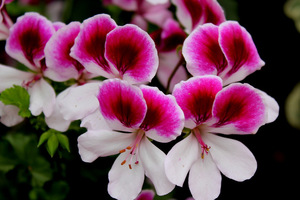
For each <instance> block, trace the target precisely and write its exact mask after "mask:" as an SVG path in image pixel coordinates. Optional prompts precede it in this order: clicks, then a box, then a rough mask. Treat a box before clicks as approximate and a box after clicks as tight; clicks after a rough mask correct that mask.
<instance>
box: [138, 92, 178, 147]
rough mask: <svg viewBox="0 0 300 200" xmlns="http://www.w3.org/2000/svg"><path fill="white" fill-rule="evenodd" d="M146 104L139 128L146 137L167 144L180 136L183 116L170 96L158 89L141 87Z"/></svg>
mask: <svg viewBox="0 0 300 200" xmlns="http://www.w3.org/2000/svg"><path fill="white" fill-rule="evenodd" d="M141 90H142V92H143V96H144V99H145V101H146V103H147V113H146V116H145V119H144V121H143V123H142V124H141V126H140V128H141V129H143V130H144V131H146V134H147V136H148V137H150V138H152V139H155V140H159V141H160V142H167V141H170V140H173V139H175V138H176V137H177V136H178V135H180V134H181V131H182V129H183V125H184V114H183V112H182V110H181V109H180V107H179V106H178V104H177V103H176V100H175V98H174V97H173V96H171V95H165V94H164V93H163V92H161V91H159V90H158V88H155V87H149V86H141Z"/></svg>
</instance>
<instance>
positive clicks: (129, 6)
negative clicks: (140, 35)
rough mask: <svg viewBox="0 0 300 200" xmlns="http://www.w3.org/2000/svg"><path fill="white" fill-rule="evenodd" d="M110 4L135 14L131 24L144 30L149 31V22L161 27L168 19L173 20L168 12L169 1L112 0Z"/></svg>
mask: <svg viewBox="0 0 300 200" xmlns="http://www.w3.org/2000/svg"><path fill="white" fill-rule="evenodd" d="M110 4H114V5H117V6H119V7H120V8H122V9H123V10H126V11H131V12H134V15H133V17H132V20H131V23H132V24H136V25H138V26H139V27H140V28H142V29H143V30H147V28H148V22H151V23H153V24H155V25H157V26H159V27H161V26H163V24H164V23H165V21H166V20H167V19H170V18H172V13H171V12H170V11H169V10H168V8H169V7H170V5H171V4H170V2H169V0H111V2H110Z"/></svg>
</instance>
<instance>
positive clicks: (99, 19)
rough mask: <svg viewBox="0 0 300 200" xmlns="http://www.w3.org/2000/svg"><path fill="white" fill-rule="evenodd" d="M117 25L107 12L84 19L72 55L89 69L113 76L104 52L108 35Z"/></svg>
mask: <svg viewBox="0 0 300 200" xmlns="http://www.w3.org/2000/svg"><path fill="white" fill-rule="evenodd" d="M116 27H117V24H116V23H115V21H114V20H113V19H111V18H110V16H109V15H106V14H99V15H95V16H94V17H91V18H89V19H86V20H84V21H83V23H82V25H81V30H80V32H79V34H78V37H77V38H76V40H75V43H74V46H73V47H72V49H71V53H70V55H71V56H72V57H73V58H75V59H76V60H78V61H79V62H80V63H81V64H82V65H83V66H84V67H85V68H86V70H87V71H89V72H91V73H95V74H97V75H101V76H105V77H108V78H111V77H113V76H112V74H111V69H110V67H109V65H108V63H107V60H106V59H105V58H104V52H105V41H106V36H107V34H108V33H109V32H110V31H111V30H113V29H114V28H116Z"/></svg>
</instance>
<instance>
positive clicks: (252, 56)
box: [219, 21, 265, 85]
mask: <svg viewBox="0 0 300 200" xmlns="http://www.w3.org/2000/svg"><path fill="white" fill-rule="evenodd" d="M219 34H220V38H219V42H220V46H221V49H222V51H223V52H224V54H225V57H226V59H227V61H228V64H229V67H230V68H229V69H228V70H229V71H227V72H226V74H225V75H223V77H224V78H223V80H224V84H225V85H226V84H228V83H232V82H236V81H240V80H242V79H244V78H245V77H246V76H247V75H249V74H251V73H253V72H254V71H256V70H258V69H260V68H261V67H262V66H264V64H265V63H264V61H262V60H261V58H260V57H259V54H258V52H257V49H256V47H255V44H254V42H253V40H252V38H251V35H250V34H249V33H248V32H247V30H246V29H245V28H244V27H242V26H240V25H239V23H238V22H234V21H227V22H224V23H222V24H221V25H220V27H219Z"/></svg>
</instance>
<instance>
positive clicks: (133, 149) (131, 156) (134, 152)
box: [120, 129, 145, 169]
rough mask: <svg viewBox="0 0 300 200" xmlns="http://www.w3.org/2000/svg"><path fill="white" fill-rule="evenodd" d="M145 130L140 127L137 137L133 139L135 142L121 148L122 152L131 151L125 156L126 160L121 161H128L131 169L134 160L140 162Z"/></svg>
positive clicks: (135, 162) (136, 162)
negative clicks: (140, 149) (140, 148)
mask: <svg viewBox="0 0 300 200" xmlns="http://www.w3.org/2000/svg"><path fill="white" fill-rule="evenodd" d="M144 135H145V132H144V131H143V130H142V129H139V130H138V131H137V133H136V138H135V140H134V141H133V143H132V144H131V145H129V146H128V147H126V148H125V149H122V150H120V153H125V152H129V153H128V154H127V156H126V158H125V160H123V162H122V163H121V165H124V164H125V163H128V167H129V169H132V163H133V162H134V164H136V165H137V164H139V158H138V157H139V154H138V151H139V145H140V143H141V140H142V138H143V137H144Z"/></svg>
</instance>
